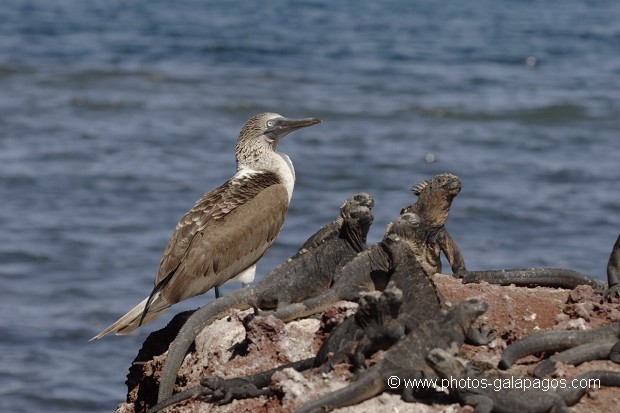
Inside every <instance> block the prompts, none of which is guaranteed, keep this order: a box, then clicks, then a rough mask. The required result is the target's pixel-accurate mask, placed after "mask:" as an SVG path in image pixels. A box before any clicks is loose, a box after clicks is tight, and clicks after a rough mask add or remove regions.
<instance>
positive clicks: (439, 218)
mask: <svg viewBox="0 0 620 413" xmlns="http://www.w3.org/2000/svg"><path fill="white" fill-rule="evenodd" d="M411 191H412V192H413V193H414V194H416V195H417V196H418V198H417V199H416V202H415V203H414V204H413V205H410V206H408V207H405V208H402V209H401V211H400V213H401V214H403V213H406V212H411V213H415V214H417V215H418V216H419V217H420V218H421V219H422V221H424V222H425V223H426V225H427V227H428V229H429V230H430V229H432V231H429V233H428V240H427V246H428V248H427V249H426V250H425V255H424V256H419V257H418V260H419V261H420V264H422V267H423V268H424V270H425V271H426V273H427V274H430V275H433V274H435V273H438V272H441V257H440V253H441V252H443V253H444V255H445V256H446V259H447V260H448V262H449V263H450V267H451V269H452V273H453V274H454V275H455V276H458V273H459V272H460V271H465V270H466V269H465V260H464V259H463V254H462V253H461V250H460V249H459V247H458V245H457V244H456V242H454V240H453V239H452V237H451V236H450V234H449V233H448V231H447V230H446V227H445V224H446V221H447V219H448V213H449V212H450V207H451V206H452V201H453V200H454V198H455V197H456V196H457V195H458V194H459V192H460V191H461V180H460V179H459V177H458V176H456V175H453V174H450V173H443V174H439V175H435V176H434V177H433V178H431V179H430V180H426V181H422V182H419V183H417V184H416V185H414V186H413V188H411Z"/></svg>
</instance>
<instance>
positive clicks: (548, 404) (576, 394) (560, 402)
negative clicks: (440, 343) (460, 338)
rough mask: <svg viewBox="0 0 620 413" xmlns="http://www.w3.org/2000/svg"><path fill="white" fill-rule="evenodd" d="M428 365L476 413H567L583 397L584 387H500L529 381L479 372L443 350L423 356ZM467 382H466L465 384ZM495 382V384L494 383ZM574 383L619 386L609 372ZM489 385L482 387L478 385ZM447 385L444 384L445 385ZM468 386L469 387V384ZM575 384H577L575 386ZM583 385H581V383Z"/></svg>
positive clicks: (584, 376)
mask: <svg viewBox="0 0 620 413" xmlns="http://www.w3.org/2000/svg"><path fill="white" fill-rule="evenodd" d="M427 362H428V364H429V365H430V366H431V367H432V368H433V369H434V370H435V372H436V373H437V375H438V376H439V377H440V378H441V379H444V380H456V381H458V383H459V386H455V385H452V386H450V387H449V391H450V394H451V395H453V396H454V397H456V398H458V399H459V400H460V401H461V402H463V403H465V404H468V405H471V406H474V412H476V413H491V412H496V413H513V412H521V413H548V412H552V411H553V412H555V413H568V412H569V410H568V406H572V405H574V404H576V403H578V402H579V400H580V399H581V397H582V396H583V395H584V394H585V393H586V391H587V389H588V388H587V386H579V385H578V386H577V387H572V385H571V383H572V381H571V382H569V383H568V386H567V387H565V388H562V387H558V388H557V389H556V390H554V389H552V388H551V389H548V390H546V391H545V390H544V389H542V388H533V387H530V388H528V389H527V390H524V389H523V386H522V387H520V388H511V387H508V386H502V387H501V389H500V390H499V391H497V390H496V387H494V384H495V383H497V384H498V386H497V388H500V386H499V385H500V384H501V383H502V382H505V381H506V380H508V381H510V380H512V382H516V381H517V380H519V381H523V380H530V383H531V381H532V379H530V378H526V377H519V376H510V375H506V374H500V373H499V372H495V371H487V372H484V373H482V372H480V371H479V370H478V369H476V368H475V367H473V366H471V365H470V364H469V363H468V362H467V361H466V360H463V359H460V358H458V357H455V356H454V355H452V354H450V353H448V352H446V351H445V350H443V349H434V350H432V351H431V352H430V353H429V354H428V356H427ZM468 379H469V380H468ZM497 380H499V381H497ZM575 380H600V384H601V385H603V386H616V387H617V386H620V373H616V372H610V371H590V372H587V373H584V374H581V375H579V376H577V377H575ZM482 382H486V383H490V385H489V386H482V385H480V383H482ZM446 383H447V382H446ZM470 383H471V384H470ZM576 383H579V382H576ZM583 383H585V382H583Z"/></svg>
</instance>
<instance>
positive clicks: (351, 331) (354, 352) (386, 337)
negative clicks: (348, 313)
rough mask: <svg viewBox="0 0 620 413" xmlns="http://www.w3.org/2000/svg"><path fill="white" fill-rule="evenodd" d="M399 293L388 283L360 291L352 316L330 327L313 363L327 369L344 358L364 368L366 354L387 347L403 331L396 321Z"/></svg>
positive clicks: (398, 290) (398, 337)
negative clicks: (383, 288)
mask: <svg viewBox="0 0 620 413" xmlns="http://www.w3.org/2000/svg"><path fill="white" fill-rule="evenodd" d="M402 303H403V293H402V291H401V290H400V289H398V288H397V287H395V286H394V284H392V283H391V284H390V286H389V287H388V288H386V289H385V290H384V291H383V292H379V291H373V292H370V293H366V294H363V295H362V297H361V298H360V301H359V307H358V310H357V312H356V313H355V315H354V316H353V317H349V318H348V319H346V320H345V321H344V322H342V324H340V325H339V326H337V327H336V328H334V330H333V331H332V333H331V334H330V335H329V337H328V338H327V340H325V342H324V343H323V345H322V346H321V348H320V349H319V351H318V352H317V355H316V357H315V359H314V367H320V366H322V369H321V371H330V370H331V368H332V366H334V365H336V364H338V363H344V362H348V363H351V364H352V365H353V368H354V369H355V370H362V369H364V368H365V363H364V361H365V359H366V357H368V356H370V355H372V354H374V353H375V352H377V351H379V350H387V349H388V348H390V347H391V346H392V345H393V344H394V343H396V342H397V341H398V340H399V339H401V338H402V337H403V336H404V335H405V327H404V325H403V324H402V323H401V322H400V320H399V318H398V316H399V314H400V310H401V306H402Z"/></svg>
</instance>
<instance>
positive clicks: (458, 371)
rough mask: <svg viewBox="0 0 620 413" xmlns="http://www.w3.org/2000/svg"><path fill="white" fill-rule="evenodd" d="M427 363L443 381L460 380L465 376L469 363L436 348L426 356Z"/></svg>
mask: <svg viewBox="0 0 620 413" xmlns="http://www.w3.org/2000/svg"><path fill="white" fill-rule="evenodd" d="M426 361H427V363H428V365H429V366H431V368H432V369H433V370H435V373H437V376H439V378H441V379H448V378H450V377H452V378H455V379H458V378H461V377H463V376H464V375H465V372H466V368H467V364H468V363H467V361H466V360H464V359H461V358H459V357H455V356H454V355H452V354H450V353H449V352H447V351H446V350H444V349H442V348H434V349H432V350H431V351H429V353H428V354H427V355H426Z"/></svg>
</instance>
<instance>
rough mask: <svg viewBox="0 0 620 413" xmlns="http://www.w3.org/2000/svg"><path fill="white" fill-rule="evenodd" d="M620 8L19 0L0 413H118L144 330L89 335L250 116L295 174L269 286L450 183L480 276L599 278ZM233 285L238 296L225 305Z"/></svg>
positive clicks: (0, 64) (9, 56)
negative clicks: (301, 125) (270, 116)
mask: <svg viewBox="0 0 620 413" xmlns="http://www.w3.org/2000/svg"><path fill="white" fill-rule="evenodd" d="M619 45H620V3H618V2H617V1H613V0H608V1H603V0H601V1H578V0H563V1H540V2H534V1H525V0H521V1H510V2H509V1H491V0H487V1H485V0H472V1H469V2H434V1H419V2H406V1H385V2H358V1H342V2H330V1H326V0H314V1H310V0H308V1H273V2H255V1H250V0H237V1H226V2H217V1H197V0H196V1H178V2H169V1H146V0H136V1H132V2H121V1H110V0H106V1H103V0H96V1H93V0H91V1H88V2H86V1H81V0H56V1H45V0H32V1H26V0H23V1H22V0H4V1H3V2H2V4H1V5H0V280H1V281H2V286H3V287H2V288H1V289H0V411H3V412H5V411H6V412H9V411H19V412H38V411H48V412H82V411H88V412H110V411H112V410H113V409H114V408H115V406H116V404H117V403H119V402H121V401H123V400H124V397H125V392H126V389H125V386H124V380H125V375H126V373H127V369H128V367H129V364H130V362H131V361H132V360H133V357H134V356H135V354H136V353H137V351H138V349H139V348H140V346H141V342H142V341H143V340H144V338H145V337H146V335H147V334H148V333H149V332H151V331H153V330H155V329H157V328H160V327H162V326H163V325H165V324H166V323H167V321H169V319H170V318H171V317H172V315H173V314H174V313H176V312H179V311H181V310H184V309H189V308H196V307H198V306H200V305H202V304H203V303H205V302H207V301H208V300H211V299H212V298H213V295H212V293H207V294H205V295H204V296H202V297H197V298H194V299H191V300H188V301H187V302H184V303H181V304H178V305H176V306H174V307H173V308H172V309H171V310H169V311H168V313H167V314H165V315H164V316H162V317H161V318H160V319H159V320H157V321H155V322H153V323H151V324H148V325H147V326H145V327H143V328H141V329H140V331H139V332H138V333H137V334H135V335H130V336H124V337H115V336H112V337H105V338H104V339H102V340H99V341H97V342H88V339H89V338H90V337H92V336H93V335H95V334H96V333H97V332H98V331H100V330H101V329H102V328H104V327H106V326H107V325H109V324H110V323H112V322H113V321H115V320H116V319H117V318H118V317H119V316H120V315H122V314H124V313H125V312H126V311H127V310H128V309H129V308H131V307H133V305H135V304H136V303H138V302H139V301H140V300H142V299H143V298H144V297H146V296H147V295H148V293H149V292H150V290H151V288H152V283H153V279H154V277H155V273H156V269H157V265H158V263H159V259H160V255H161V253H162V251H163V249H164V247H165V245H166V242H167V241H168V238H169V236H170V234H171V232H172V229H173V228H174V226H175V224H176V222H177V220H178V219H179V218H180V216H181V215H182V214H183V213H184V212H185V211H186V210H188V209H189V208H190V207H191V206H192V205H193V203H194V202H195V201H196V200H197V199H198V198H199V197H200V196H201V195H202V193H204V192H205V191H207V190H209V189H211V188H213V187H215V186H217V185H219V184H221V183H222V182H224V181H225V180H226V179H227V178H228V177H229V176H231V175H232V174H233V173H234V157H233V153H234V143H235V139H236V137H237V134H238V132H239V129H240V128H241V125H242V124H243V123H244V122H245V120H246V119H248V118H249V117H250V116H252V115H254V114H256V113H260V112H264V111H275V112H278V113H281V114H283V115H285V116H290V117H306V116H317V117H320V118H321V119H322V120H323V123H322V124H320V125H317V126H314V127H312V128H309V129H305V130H303V131H300V132H296V133H294V134H291V135H289V136H288V137H287V138H286V139H285V140H284V141H282V142H281V144H280V146H279V149H280V150H281V151H283V152H285V153H287V154H289V156H290V157H291V159H292V160H293V162H294V164H295V168H296V171H297V183H296V188H295V193H294V196H293V200H292V204H291V208H290V210H289V214H288V217H287V221H286V224H285V226H284V228H283V230H282V232H281V234H280V237H279V238H278V240H277V242H276V243H275V245H274V246H273V247H272V248H271V250H270V251H269V252H268V254H267V255H266V256H265V257H264V258H263V260H262V261H261V262H260V263H259V266H258V276H259V277H260V276H261V275H262V274H265V273H266V272H268V271H269V270H270V269H271V268H272V267H274V266H275V265H277V264H278V263H279V262H281V261H283V260H284V259H286V258H287V257H289V256H290V255H291V254H292V253H293V252H294V251H295V249H296V247H297V246H299V245H300V244H301V243H302V242H303V241H304V240H305V239H306V238H307V237H308V236H309V235H310V234H311V233H312V232H314V231H315V230H316V229H317V228H318V227H319V226H321V225H322V224H324V223H326V222H328V221H329V220H331V219H333V218H334V217H335V216H336V214H337V211H338V205H339V204H340V203H341V202H342V200H344V199H345V198H346V197H347V196H349V195H351V194H354V193H356V192H359V191H366V192H369V193H371V194H372V195H374V196H375V198H376V207H375V210H374V212H375V223H374V225H373V227H372V229H371V232H370V236H369V242H376V241H378V240H379V239H380V238H381V236H382V233H383V230H384V228H385V225H386V224H387V223H388V221H389V220H390V219H392V218H394V217H395V216H396V215H397V213H398V211H399V210H400V208H401V207H402V206H404V205H407V204H409V203H411V202H412V201H413V195H412V194H411V193H410V192H409V188H410V187H411V186H412V185H413V184H414V183H416V182H418V181H420V180H422V179H427V178H429V177H431V176H433V175H435V174H437V173H441V172H452V173H455V174H457V175H459V176H460V177H461V179H462V183H463V190H462V192H461V194H460V195H459V196H458V198H457V199H456V200H455V202H454V204H453V208H452V211H451V216H450V219H449V221H448V225H447V226H448V229H449V230H450V232H451V234H452V235H453V237H454V238H455V240H456V241H457V242H458V244H459V245H460V247H461V249H462V250H463V253H464V255H465V260H466V263H467V266H468V268H469V269H489V268H509V267H513V268H514V267H531V266H554V267H568V268H572V269H574V270H578V271H582V272H585V273H588V274H591V275H594V276H596V277H598V278H604V276H605V267H606V263H607V259H608V257H609V252H610V250H611V246H612V245H613V242H614V241H615V239H616V237H617V236H618V232H619V231H620V139H619V131H620V53H619V51H620V48H619ZM236 288H239V286H238V284H230V285H226V286H225V288H224V292H226V291H228V292H230V291H232V290H233V289H236Z"/></svg>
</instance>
